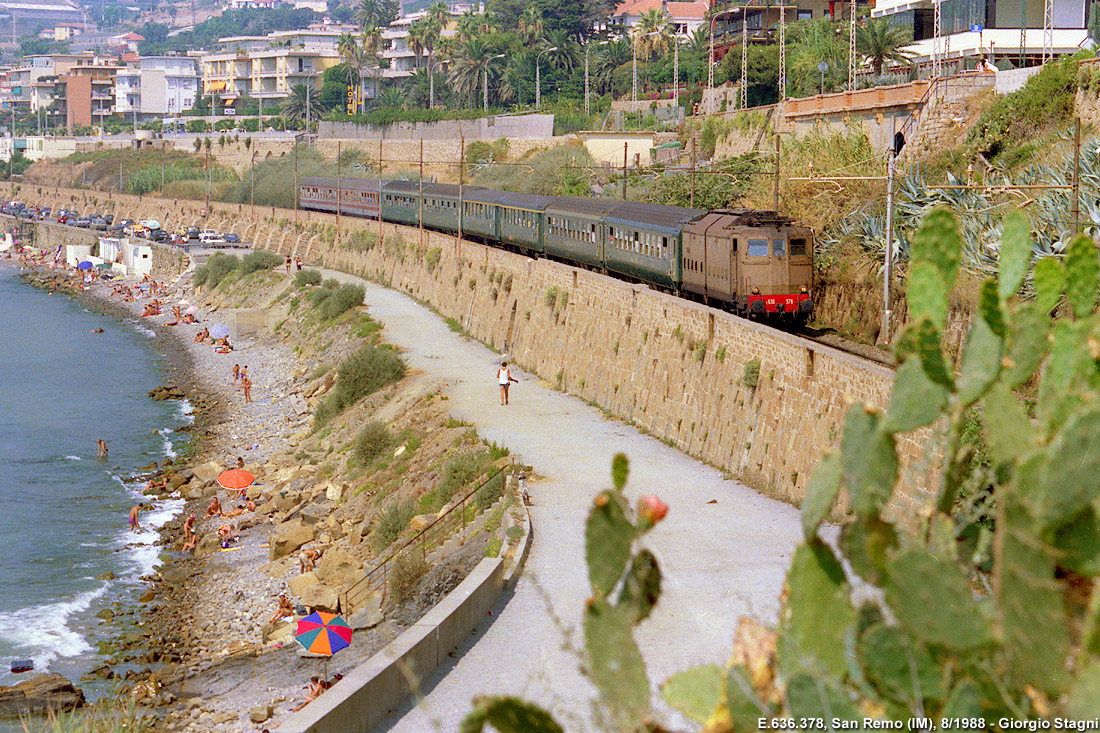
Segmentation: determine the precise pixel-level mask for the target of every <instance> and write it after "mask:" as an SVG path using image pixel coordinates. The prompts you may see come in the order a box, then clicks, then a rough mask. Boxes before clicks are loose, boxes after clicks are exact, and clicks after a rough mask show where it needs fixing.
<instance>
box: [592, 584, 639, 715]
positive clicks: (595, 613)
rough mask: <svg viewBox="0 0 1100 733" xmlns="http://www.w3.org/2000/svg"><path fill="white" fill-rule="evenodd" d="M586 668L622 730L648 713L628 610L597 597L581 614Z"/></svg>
mask: <svg viewBox="0 0 1100 733" xmlns="http://www.w3.org/2000/svg"><path fill="white" fill-rule="evenodd" d="M584 646H585V649H587V650H588V664H589V672H590V674H591V677H592V681H593V682H595V683H596V687H597V688H599V691H600V698H601V699H602V700H603V702H604V704H606V705H607V707H608V709H609V711H610V712H611V714H612V716H613V717H614V719H615V722H616V724H617V726H618V728H619V729H621V730H633V729H634V728H636V727H637V726H639V725H640V724H641V722H642V721H643V720H645V718H646V716H647V715H648V714H649V679H648V678H647V677H646V671H645V662H644V661H643V660H642V653H641V652H640V651H639V650H638V645H637V643H635V641H634V637H633V636H632V635H631V625H630V619H629V617H628V616H627V614H625V613H623V612H622V611H620V610H618V609H616V608H612V607H611V606H610V605H608V603H607V601H603V600H598V601H595V602H593V603H592V604H590V605H589V606H588V609H587V610H586V611H585V614H584Z"/></svg>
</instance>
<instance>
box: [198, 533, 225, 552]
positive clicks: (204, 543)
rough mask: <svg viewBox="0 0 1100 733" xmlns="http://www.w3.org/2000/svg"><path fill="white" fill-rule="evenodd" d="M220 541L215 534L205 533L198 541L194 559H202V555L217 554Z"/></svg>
mask: <svg viewBox="0 0 1100 733" xmlns="http://www.w3.org/2000/svg"><path fill="white" fill-rule="evenodd" d="M221 546H222V544H221V540H220V539H219V538H218V534H217V533H216V532H207V533H206V534H204V535H203V536H202V539H200V540H199V544H198V545H197V546H196V547H195V557H202V556H203V555H209V554H211V553H214V552H217V551H218V550H219V549H220V548H221Z"/></svg>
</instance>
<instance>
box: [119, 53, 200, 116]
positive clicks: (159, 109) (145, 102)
mask: <svg viewBox="0 0 1100 733" xmlns="http://www.w3.org/2000/svg"><path fill="white" fill-rule="evenodd" d="M199 90H200V84H199V75H198V70H197V68H196V65H195V60H194V59H192V58H188V57H186V56H144V57H142V58H141V59H139V60H138V62H137V65H136V66H132V67H126V68H122V69H119V70H118V73H117V74H116V75H115V112H117V113H118V114H121V115H123V116H125V117H127V118H132V116H133V115H134V113H135V112H136V113H137V118H138V120H142V119H148V118H153V117H164V116H165V115H178V114H179V113H181V112H183V111H185V110H189V109H191V108H192V107H194V106H195V99H196V98H197V97H198V96H199V94H200V91H199Z"/></svg>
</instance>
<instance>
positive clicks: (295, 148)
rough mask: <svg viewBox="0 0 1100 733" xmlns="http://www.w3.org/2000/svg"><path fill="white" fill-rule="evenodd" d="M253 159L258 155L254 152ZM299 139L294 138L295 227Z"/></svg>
mask: <svg viewBox="0 0 1100 733" xmlns="http://www.w3.org/2000/svg"><path fill="white" fill-rule="evenodd" d="M252 159H253V160H255V159H256V153H255V151H253V153H252ZM299 193H300V192H299V190H298V138H297V137H295V138H294V225H295V226H297V225H298V195H299Z"/></svg>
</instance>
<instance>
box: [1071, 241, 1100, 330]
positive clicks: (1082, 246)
mask: <svg viewBox="0 0 1100 733" xmlns="http://www.w3.org/2000/svg"><path fill="white" fill-rule="evenodd" d="M1065 268H1066V299H1067V300H1068V301H1069V303H1070V305H1072V306H1073V314H1074V315H1075V316H1076V317H1077V318H1078V319H1081V318H1084V317H1086V316H1089V315H1091V314H1092V311H1093V309H1094V308H1095V307H1096V280H1097V276H1098V275H1100V260H1098V259H1097V255H1096V243H1095V242H1093V241H1092V237H1086V236H1085V235H1083V234H1078V235H1077V236H1075V237H1074V238H1073V239H1071V240H1070V242H1069V245H1068V246H1067V247H1066V250H1065Z"/></svg>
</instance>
